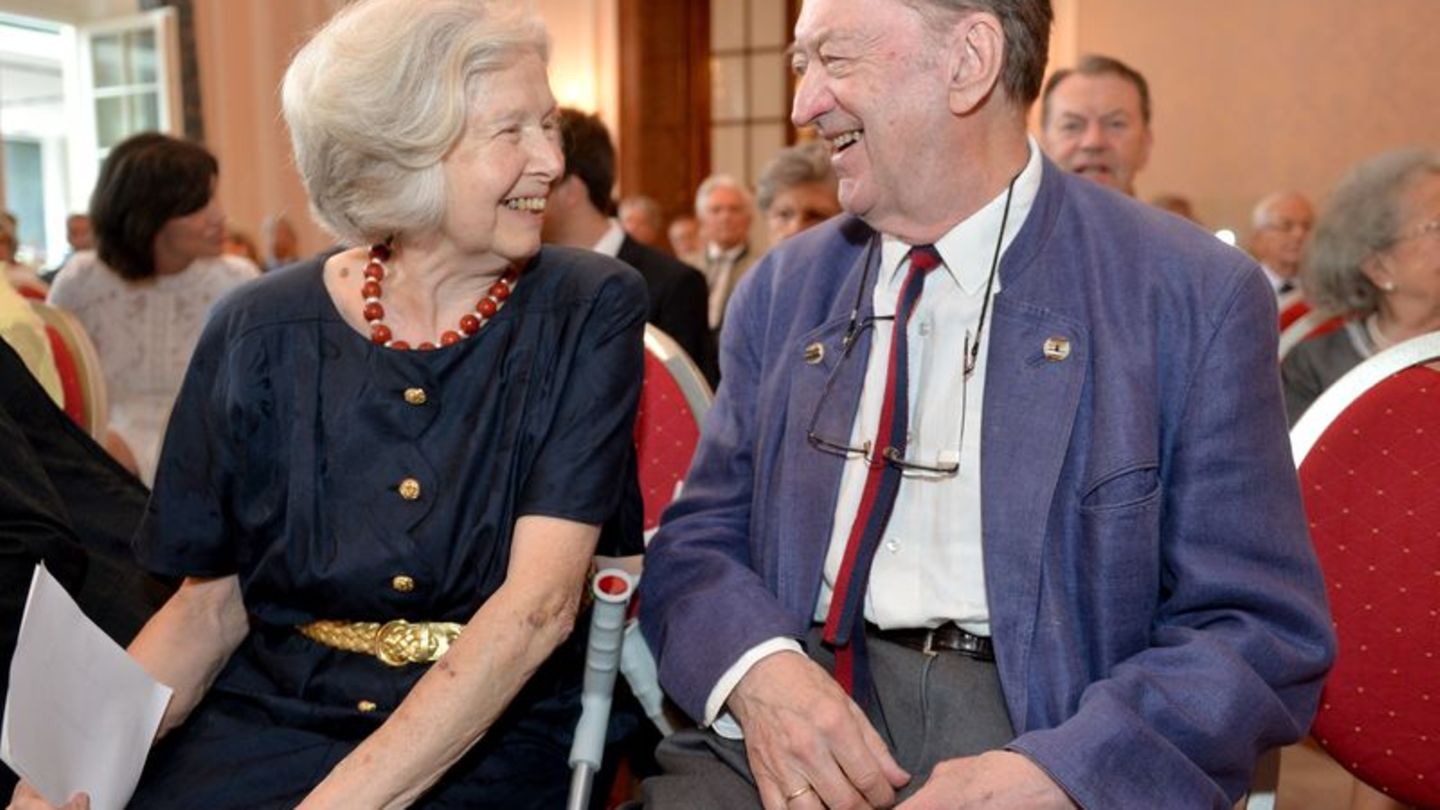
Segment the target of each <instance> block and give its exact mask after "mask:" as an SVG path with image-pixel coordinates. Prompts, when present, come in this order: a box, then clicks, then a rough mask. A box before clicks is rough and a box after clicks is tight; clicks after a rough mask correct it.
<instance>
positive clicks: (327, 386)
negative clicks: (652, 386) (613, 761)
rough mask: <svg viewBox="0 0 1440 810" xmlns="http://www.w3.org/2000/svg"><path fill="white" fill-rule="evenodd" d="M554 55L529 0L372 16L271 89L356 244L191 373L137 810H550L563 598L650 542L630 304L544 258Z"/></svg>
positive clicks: (384, 1) (270, 303)
mask: <svg viewBox="0 0 1440 810" xmlns="http://www.w3.org/2000/svg"><path fill="white" fill-rule="evenodd" d="M547 48H548V46H547V37H546V33H545V30H544V27H543V25H542V23H541V22H540V21H539V20H538V19H537V18H536V17H534V16H533V13H532V12H530V11H528V10H527V6H526V4H522V3H514V2H511V1H510V0H361V2H357V3H353V4H350V5H348V6H346V8H345V9H344V10H343V11H341V12H340V14H339V15H338V16H337V17H336V18H335V19H334V20H332V21H331V22H330V23H329V24H328V25H327V26H326V27H325V28H324V29H322V30H321V31H320V32H319V33H318V34H316V35H315V37H314V39H313V40H311V41H310V42H309V43H308V44H307V45H306V46H305V47H304V48H303V49H302V50H301V51H300V52H299V53H298V55H297V56H296V57H295V60H294V62H293V64H292V65H291V66H290V69H289V71H288V72H287V74H286V77H285V80H284V85H283V100H284V109H285V117H286V121H287V123H288V124H289V127H290V130H291V134H292V137H293V140H294V146H295V159H296V165H297V166H298V168H299V169H300V172H301V175H302V177H303V179H304V182H305V184H306V189H307V191H308V192H309V194H310V199H311V204H312V207H313V209H314V210H315V212H316V213H317V215H318V216H319V217H320V219H321V220H322V221H323V222H324V223H325V224H326V225H327V226H328V227H329V228H330V229H331V230H332V231H334V233H335V234H336V235H337V237H338V238H339V239H340V240H341V241H342V242H343V243H346V244H350V245H354V246H355V247H352V248H351V249H348V250H344V251H341V252H339V253H337V254H335V255H333V256H329V257H327V258H317V259H314V260H311V261H308V262H302V263H299V264H295V265H292V266H290V267H288V268H285V269H282V270H279V271H276V272H274V273H270V274H268V275H266V276H264V277H262V278H261V279H260V280H259V281H257V282H256V283H255V284H253V285H251V286H250V287H248V288H246V289H245V290H243V291H242V292H240V293H239V294H237V295H235V296H232V297H231V298H230V299H229V300H228V301H226V302H225V303H224V304H223V305H222V306H221V307H220V308H219V309H217V311H216V313H215V315H214V317H213V318H212V319H211V321H210V323H209V325H208V327H207V329H206V332H205V334H204V335H203V337H202V338H201V341H200V345H199V348H198V349H197V350H196V354H195V361H194V363H193V364H192V365H191V368H190V372H189V375H188V377H187V379H186V382H185V386H184V388H183V390H182V392H181V395H180V399H179V402H178V403H177V405H176V409H175V417H174V419H173V421H172V423H171V426H170V431H169V434H170V435H169V437H168V438H167V441H166V446H165V450H164V453H163V455H162V459H161V463H160V469H159V474H158V476H157V479H156V484H155V494H154V498H153V501H152V503H151V506H150V510H149V516H148V518H147V522H146V524H145V525H144V526H142V527H141V529H140V531H139V533H138V539H137V547H138V551H139V556H140V559H141V562H142V563H143V564H145V565H147V566H148V567H150V568H151V569H153V570H155V571H157V572H160V573H164V574H167V575H171V576H177V577H180V576H183V577H185V578H186V579H185V580H184V584H183V586H182V587H181V589H180V591H179V592H178V593H177V594H176V596H175V597H174V598H173V599H172V600H171V601H170V602H169V603H167V604H166V606H165V607H164V608H163V609H162V610H161V611H160V613H159V614H157V616H156V617H155V619H153V620H152V621H151V622H150V623H149V624H148V625H147V626H146V627H145V629H144V630H143V631H142V632H141V634H140V636H139V637H138V638H137V639H136V640H135V642H134V643H133V644H132V645H131V647H130V652H131V654H132V655H133V656H134V657H135V658H136V659H137V660H138V661H139V662H140V663H141V664H142V665H143V666H144V667H145V669H146V670H147V671H149V672H150V673H151V674H152V675H154V676H155V677H156V678H158V679H159V680H161V681H162V682H164V683H166V684H168V685H170V686H171V687H173V688H174V689H175V696H174V698H173V700H172V701H171V703H170V705H169V707H168V709H167V710H166V713H165V717H164V719H163V721H162V725H161V733H162V734H163V735H164V736H163V738H162V739H161V740H160V742H159V743H158V744H157V747H156V748H155V750H154V751H153V752H152V754H151V758H150V762H149V763H148V765H147V769H146V773H145V774H144V776H143V777H142V779H141V783H140V786H139V788H138V791H137V793H136V795H135V798H134V801H133V803H132V805H131V806H133V807H144V808H170V807H173V808H202V807H203V808H207V809H208V810H214V809H215V808H248V809H250V810H253V809H254V808H280V807H284V808H293V807H296V806H299V807H302V808H306V810H311V809H312V808H378V807H404V806H419V807H433V808H440V807H445V808H450V807H456V808H458V807H464V808H502V807H503V808H555V807H559V806H562V805H563V803H564V796H565V790H566V787H567V784H568V781H569V780H568V775H569V774H568V766H567V763H566V758H567V754H568V749H569V743H570V738H571V735H572V729H573V726H574V723H575V721H576V720H577V718H578V717H579V708H580V707H579V694H580V680H581V676H582V673H583V665H582V662H583V656H584V649H583V645H584V638H583V636H584V634H583V633H577V634H574V635H573V636H572V633H571V630H572V627H573V626H574V624H575V623H576V621H577V613H578V612H579V610H580V594H581V592H582V586H583V584H584V581H585V578H586V574H587V571H588V569H589V566H590V564H591V559H592V556H593V554H594V553H595V551H596V549H597V545H598V547H599V548H600V549H602V553H609V554H616V553H619V552H622V551H635V550H638V543H639V540H640V531H639V528H640V521H639V516H640V514H639V513H640V500H639V487H638V485H637V483H636V481H635V475H634V446H633V439H632V431H633V426H634V409H635V406H636V403H637V402H638V398H639V393H640V385H641V374H642V368H643V348H642V335H643V331H642V330H643V329H644V324H645V311H646V305H645V287H644V283H643V282H642V281H641V279H640V277H639V276H638V275H636V274H635V273H634V272H633V271H631V270H629V269H628V268H625V267H624V266H623V265H621V264H619V263H618V262H615V261H613V260H611V259H608V258H605V257H602V256H600V255H598V254H595V253H593V252H590V251H574V250H568V249H563V248H553V247H549V246H547V247H544V248H542V247H541V244H540V222H541V215H542V213H543V211H544V209H545V203H546V198H547V195H548V193H549V189H550V186H551V183H552V182H553V181H554V180H555V179H556V178H557V177H559V176H560V175H561V174H562V168H563V167H562V165H561V163H562V158H561V151H560V145H559V142H558V137H559V128H558V124H557V120H558V119H557V109H556V105H555V100H554V98H553V97H552V95H551V92H550V88H549V85H548V82H547V79H546V68H545V63H546V54H547ZM26 798H33V796H29V797H26ZM52 798H59V797H52ZM21 806H24V805H21ZM37 806H38V805H37Z"/></svg>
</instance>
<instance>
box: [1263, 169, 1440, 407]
mask: <svg viewBox="0 0 1440 810" xmlns="http://www.w3.org/2000/svg"><path fill="white" fill-rule="evenodd" d="M1300 279H1301V282H1300V283H1301V286H1302V287H1303V288H1304V290H1305V297H1306V298H1307V299H1308V300H1309V301H1310V302H1311V303H1312V304H1313V305H1314V307H1315V308H1316V309H1318V310H1322V311H1327V312H1334V313H1340V314H1344V315H1345V316H1346V317H1347V320H1346V322H1345V325H1344V327H1343V328H1341V329H1339V330H1338V331H1335V332H1331V333H1330V334H1327V335H1322V336H1320V337H1317V338H1311V339H1310V340H1307V341H1305V342H1303V343H1301V344H1300V345H1299V346H1296V347H1295V348H1294V349H1293V350H1292V351H1291V352H1290V353H1289V354H1288V355H1286V357H1285V361H1284V363H1283V364H1282V366H1281V373H1282V377H1283V378H1284V382H1285V409H1286V412H1287V414H1288V416H1289V418H1290V424H1291V425H1294V424H1295V421H1296V420H1298V419H1299V418H1300V415H1301V414H1302V413H1304V412H1305V410H1306V409H1307V408H1309V407H1310V405H1311V403H1313V402H1314V401H1315V399H1316V397H1318V396H1320V394H1321V392H1323V391H1324V390H1325V389H1326V388H1329V387H1330V385H1331V384H1333V383H1334V382H1335V381H1336V380H1338V379H1340V378H1341V377H1342V376H1344V374H1345V372H1347V371H1349V370H1350V369H1351V368H1354V367H1355V366H1356V365H1357V364H1358V363H1360V361H1362V360H1364V359H1366V358H1368V357H1370V356H1371V355H1373V354H1375V353H1376V352H1380V351H1383V350H1385V349H1388V348H1390V347H1391V346H1393V345H1395V344H1397V343H1401V342H1404V341H1406V340H1408V339H1410V338H1412V337H1416V336H1418V335H1423V334H1425V333H1427V332H1433V331H1435V330H1437V329H1440V153H1437V152H1434V151H1430V150H1427V149H1403V150H1398V151H1394V152H1387V153H1385V154H1383V155H1380V156H1379V157H1375V158H1372V159H1370V160H1367V161H1365V162H1364V163H1361V164H1360V165H1358V166H1356V167H1355V168H1354V169H1352V170H1351V171H1350V173H1349V174H1347V175H1346V176H1345V178H1344V179H1343V180H1341V181H1340V185H1339V186H1337V187H1336V189H1335V192H1334V193H1333V194H1332V195H1331V197H1330V201H1329V203H1328V204H1327V205H1326V207H1325V210H1324V211H1323V212H1321V214H1320V218H1319V220H1317V221H1316V223H1315V231H1314V234H1313V236H1312V237H1311V242H1310V247H1309V249H1308V251H1307V253H1306V256H1305V261H1304V263H1303V265H1302V267H1301V271H1300Z"/></svg>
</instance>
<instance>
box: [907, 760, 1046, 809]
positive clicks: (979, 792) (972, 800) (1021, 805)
mask: <svg viewBox="0 0 1440 810" xmlns="http://www.w3.org/2000/svg"><path fill="white" fill-rule="evenodd" d="M1074 807H1075V803H1074V802H1072V801H1070V797H1069V796H1067V795H1065V791H1063V790H1061V789H1060V786H1059V785H1057V784H1055V782H1054V781H1052V780H1051V779H1050V777H1049V776H1046V775H1045V772H1044V771H1042V770H1040V768H1039V767H1038V766H1037V765H1036V764H1035V763H1033V762H1031V761H1030V759H1029V758H1028V757H1026V756H1025V755H1023V754H1017V753H1015V752H1013V751H989V752H986V753H984V754H981V755H980V756H978V757H961V758H959V759H947V760H945V761H944V762H941V763H940V764H939V765H936V766H935V770H934V771H933V772H932V773H931V774H930V779H929V780H928V781H927V782H925V786H924V787H922V788H920V789H919V790H918V791H916V792H915V795H913V796H911V797H910V798H909V799H906V800H905V803H904V804H902V805H900V807H899V808H898V810H1011V809H1012V808H1013V810H1051V808H1054V810H1073V808H1074Z"/></svg>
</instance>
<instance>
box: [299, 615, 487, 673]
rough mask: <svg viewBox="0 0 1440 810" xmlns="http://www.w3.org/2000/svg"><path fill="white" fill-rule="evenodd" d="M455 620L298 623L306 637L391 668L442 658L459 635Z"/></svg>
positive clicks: (460, 626)
mask: <svg viewBox="0 0 1440 810" xmlns="http://www.w3.org/2000/svg"><path fill="white" fill-rule="evenodd" d="M463 627H464V625H460V624H456V623H455V622H407V621H405V620H404V619H396V620H394V621H390V622H385V623H384V624H381V623H380V622H337V621H331V620H329V619H326V620H322V621H318V622H310V623H309V624H301V625H296V627H295V629H297V630H299V631H300V634H301V635H303V636H305V637H306V638H310V639H313V640H315V641H318V642H320V643H321V644H324V645H325V646H326V647H334V648H335V649H337V650H345V651H347V652H358V653H365V654H366V655H373V656H375V657H376V658H379V659H380V660H381V661H384V662H385V663H386V664H389V665H390V666H392V667H403V666H405V665H406V664H428V663H431V662H433V661H437V660H439V658H440V656H442V655H444V654H445V651H446V650H448V649H450V644H451V642H453V641H454V640H455V639H456V638H458V637H459V635H460V630H461V629H462V628H463Z"/></svg>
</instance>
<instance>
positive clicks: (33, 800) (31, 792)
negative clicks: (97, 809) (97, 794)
mask: <svg viewBox="0 0 1440 810" xmlns="http://www.w3.org/2000/svg"><path fill="white" fill-rule="evenodd" d="M5 810H90V796H89V795H88V794H85V793H76V794H75V795H74V796H71V797H70V801H68V802H66V803H64V804H62V805H60V806H59V807H56V806H55V805H53V804H51V803H49V802H47V801H45V797H44V796H41V795H40V792H39V791H37V790H36V789H35V788H33V787H30V783H29V782H24V781H22V782H21V783H20V784H18V785H16V786H15V793H14V794H13V795H11V797H10V804H9V805H8V806H6V808H5Z"/></svg>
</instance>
